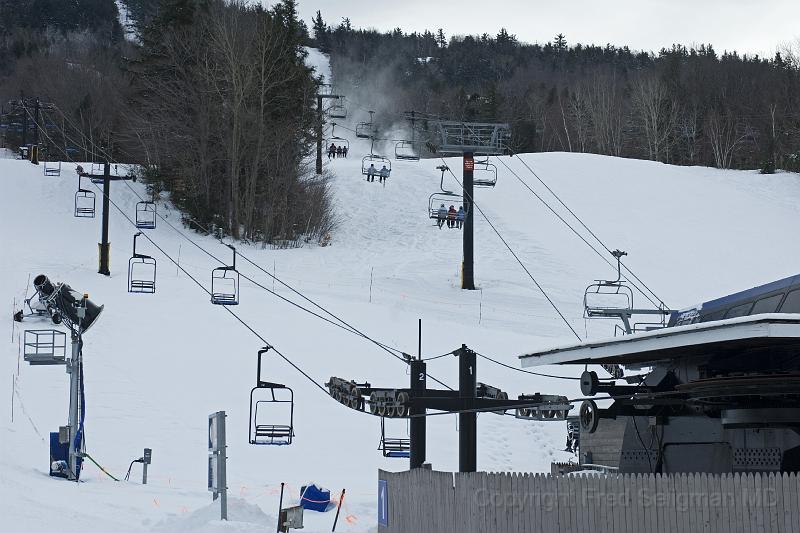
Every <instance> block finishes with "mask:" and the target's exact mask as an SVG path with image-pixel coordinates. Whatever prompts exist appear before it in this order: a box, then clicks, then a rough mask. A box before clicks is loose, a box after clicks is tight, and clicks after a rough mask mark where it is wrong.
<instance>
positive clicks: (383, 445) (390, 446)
mask: <svg viewBox="0 0 800 533" xmlns="http://www.w3.org/2000/svg"><path fill="white" fill-rule="evenodd" d="M378 450H380V451H381V453H382V454H383V456H384V457H389V458H392V459H408V458H409V457H411V439H410V438H407V437H387V436H386V422H385V418H384V417H381V441H380V443H379V444H378Z"/></svg>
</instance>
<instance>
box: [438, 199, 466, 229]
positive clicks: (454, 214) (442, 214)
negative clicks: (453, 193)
mask: <svg viewBox="0 0 800 533" xmlns="http://www.w3.org/2000/svg"><path fill="white" fill-rule="evenodd" d="M464 217H466V212H465V211H464V206H460V207H459V208H458V211H456V208H455V206H452V205H451V206H450V209H447V208H445V206H444V204H442V205H440V206H439V210H438V211H437V212H436V224H437V225H438V226H439V229H442V226H444V224H445V222H447V227H448V228H451V229H452V228H456V229H461V227H462V226H463V225H464Z"/></svg>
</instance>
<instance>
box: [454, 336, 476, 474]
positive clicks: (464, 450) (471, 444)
mask: <svg viewBox="0 0 800 533" xmlns="http://www.w3.org/2000/svg"><path fill="white" fill-rule="evenodd" d="M476 385H477V382H476V377H475V352H473V351H472V350H470V349H469V348H467V346H466V345H462V346H461V349H460V350H459V351H458V396H459V397H460V398H462V399H465V398H472V399H474V398H475V387H476ZM477 426H478V414H477V413H459V414H458V471H459V472H475V471H476V470H477V468H478V427H477Z"/></svg>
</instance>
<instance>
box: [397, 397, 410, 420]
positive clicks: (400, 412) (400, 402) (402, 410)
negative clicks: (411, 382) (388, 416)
mask: <svg viewBox="0 0 800 533" xmlns="http://www.w3.org/2000/svg"><path fill="white" fill-rule="evenodd" d="M408 402H409V397H408V393H406V392H400V393H398V394H397V406H396V416H398V417H400V418H403V417H406V416H408V415H409V412H410V409H409V407H408Z"/></svg>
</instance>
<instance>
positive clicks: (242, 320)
mask: <svg viewBox="0 0 800 533" xmlns="http://www.w3.org/2000/svg"><path fill="white" fill-rule="evenodd" d="M34 124H36V122H35V121H34ZM36 125H37V127H38V124H36ZM43 133H44V134H45V136H46V137H47V138H48V139H50V141H51V142H52V139H51V138H50V135H49V134H47V132H46V131H43ZM90 142H91V141H90ZM65 155H67V157H68V159H69V160H70V162H72V163H74V162H75V161H73V160H72V158H70V157H69V155H68V154H65ZM94 186H95V188H97V189H98V190H99V191H100V192H101V193H102V194H103V196H104V197H105V198H107V199H108V201H109V203H110V204H111V205H113V206H114V208H115V209H116V210H117V211H119V213H120V214H121V215H122V216H123V217H124V218H125V219H126V220H127V221H128V222H130V223H131V225H133V226H134V227H135V226H136V223H135V222H134V221H133V220H132V219H131V218H130V216H128V214H127V213H125V211H124V210H123V209H122V208H121V207H120V206H119V205H118V204H117V203H116V202H115V201H114V200H112V199H111V197H110V195H109V196H106V195H105V193H103V189H102V188H101V187H100V186H99V185H98V184H96V183H95V184H94ZM142 235H143V236H144V237H145V238H146V239H147V240H148V241H150V244H152V245H153V246H154V247H155V248H156V249H158V251H159V252H161V253H162V254H163V255H164V256H165V257H166V258H167V259H169V260H170V261H171V262H172V263H173V264H174V265H175V266H176V267H177V268H178V269H179V270H180V271H181V272H183V273H184V274H186V276H187V277H188V278H189V279H191V280H192V281H193V282H194V283H195V284H196V285H197V286H198V287H200V289H202V290H203V291H204V292H205V293H206V294H208V295H209V296H210V295H211V292H210V291H209V290H208V289H207V288H206V287H205V286H204V285H203V284H202V283H200V281H198V280H197V278H195V277H194V276H192V275H191V274H190V273H189V272H188V271H187V270H186V269H185V268H184V267H182V266H181V265H180V263H179V262H178V261H176V260H175V259H173V258H172V256H171V255H169V254H168V253H167V252H166V251H164V249H163V248H162V247H161V246H159V245H158V243H156V242H155V241H154V240H153V239H152V237H150V235H148V234H147V233H143V234H142ZM220 307H222V308H223V309H224V310H226V311H227V312H228V313H230V315H231V316H233V317H234V318H235V319H236V320H237V321H238V322H239V323H240V324H242V325H243V326H244V327H245V328H246V329H247V330H249V331H250V332H251V333H252V334H253V335H255V336H256V337H257V338H258V339H259V340H260V341H261V342H262V343H264V345H269V346H271V347H272V349H273V351H274V352H275V353H276V354H278V356H280V357H281V359H283V360H284V361H286V362H287V363H288V364H289V365H290V366H291V367H292V368H294V369H295V370H296V371H297V372H299V373H300V374H301V375H302V376H304V377H305V378H306V379H307V380H308V381H310V382H311V383H312V384H314V385H315V386H316V387H317V388H319V389H320V390H321V391H322V392H323V393H324V394H325V396H328V397H329V398H330V397H331V396H330V394H329V393H328V391H327V390H326V389H325V387H323V386H322V385H320V384H319V383H318V382H317V381H316V380H315V379H314V378H312V377H311V376H309V375H308V374H307V373H306V372H305V371H304V370H303V369H302V368H300V367H299V366H297V365H296V364H295V363H294V362H293V361H292V360H291V359H289V358H288V357H286V356H285V355H284V354H283V353H281V352H280V351H279V350H278V349H277V348H275V346H274V345H272V344H270V343H269V342H268V341H267V340H266V339H265V338H264V337H263V336H262V335H261V334H259V333H258V332H257V331H256V330H255V329H253V327H252V326H250V324H248V323H247V322H246V321H245V320H244V319H242V318H241V317H240V316H239V315H238V314H236V313H235V312H234V311H233V310H231V309H230V308H229V307H228V306H220Z"/></svg>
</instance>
